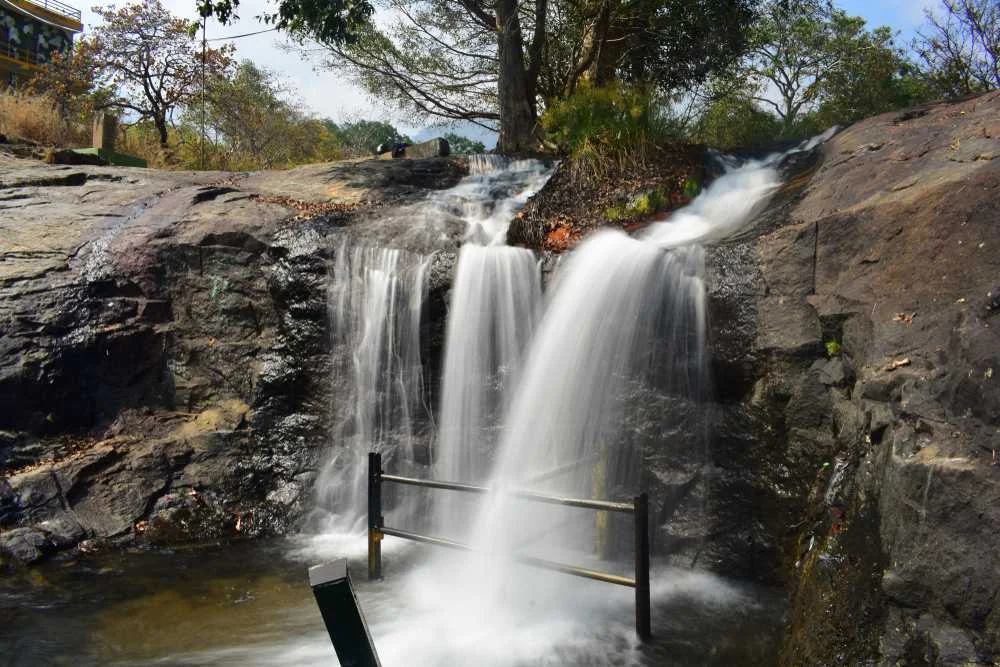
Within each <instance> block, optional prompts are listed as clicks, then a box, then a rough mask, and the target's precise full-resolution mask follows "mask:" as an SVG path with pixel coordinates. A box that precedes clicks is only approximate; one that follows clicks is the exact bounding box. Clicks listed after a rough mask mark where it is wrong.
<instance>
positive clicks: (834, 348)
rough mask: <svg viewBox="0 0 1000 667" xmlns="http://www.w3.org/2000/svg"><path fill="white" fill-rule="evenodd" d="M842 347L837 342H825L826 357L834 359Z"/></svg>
mask: <svg viewBox="0 0 1000 667" xmlns="http://www.w3.org/2000/svg"><path fill="white" fill-rule="evenodd" d="M841 349H842V346H841V344H840V341H839V340H828V341H826V353H827V355H828V356H831V357H836V356H837V355H839V354H840V352H841Z"/></svg>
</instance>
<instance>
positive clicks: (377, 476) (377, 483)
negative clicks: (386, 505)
mask: <svg viewBox="0 0 1000 667" xmlns="http://www.w3.org/2000/svg"><path fill="white" fill-rule="evenodd" d="M382 525H383V519H382V455H381V454H379V453H378V452H369V453H368V578H369V579H381V578H382Z"/></svg>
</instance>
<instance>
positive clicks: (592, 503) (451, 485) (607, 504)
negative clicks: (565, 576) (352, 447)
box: [382, 473, 635, 514]
mask: <svg viewBox="0 0 1000 667" xmlns="http://www.w3.org/2000/svg"><path fill="white" fill-rule="evenodd" d="M382 481H385V482H396V483H397V484H409V485H411V486H422V487H425V488H429V489H446V490H448V491H462V492H464V493H490V491H491V489H489V488H488V487H485V486H475V485H473V484H461V483H459V482H442V481H438V480H435V479H417V478H415V477H400V476H399V475H387V474H385V473H382ZM500 493H502V494H504V495H508V496H512V497H514V498H520V499H521V500H534V501H536V502H539V503H549V504H550V505H566V506H568V507H582V508H584V509H591V510H602V511H607V512H624V513H626V514H632V513H633V512H635V508H634V507H633V506H632V503H620V502H614V501H611V500H591V499H586V500H584V499H581V498H562V497H560V496H550V495H546V494H544V493H537V492H535V491H520V490H513V491H506V492H504V491H501V492H500Z"/></svg>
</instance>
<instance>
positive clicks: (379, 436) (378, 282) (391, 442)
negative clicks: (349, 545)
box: [316, 240, 430, 534]
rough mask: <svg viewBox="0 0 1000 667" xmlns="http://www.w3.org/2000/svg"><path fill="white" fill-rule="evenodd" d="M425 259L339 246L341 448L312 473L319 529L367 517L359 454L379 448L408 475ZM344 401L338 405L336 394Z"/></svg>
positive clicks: (359, 523) (336, 325) (355, 530)
mask: <svg viewBox="0 0 1000 667" xmlns="http://www.w3.org/2000/svg"><path fill="white" fill-rule="evenodd" d="M429 261H430V258H429V257H427V256H423V255H417V254H413V253H408V252H405V251H402V250H396V249H392V248H371V247H365V246H361V245H353V244H352V243H350V242H349V241H346V240H345V241H343V242H342V243H341V245H340V247H339V249H338V251H337V253H336V257H335V260H334V264H333V279H332V281H331V283H330V288H329V292H328V297H329V312H330V314H331V324H332V327H331V329H332V338H333V340H332V348H333V358H334V362H335V366H336V368H335V369H334V373H333V374H334V377H335V378H342V379H343V380H345V381H344V382H342V383H341V384H342V386H341V391H335V392H334V400H335V401H337V402H338V403H339V404H338V405H334V406H331V410H332V412H333V414H334V415H335V419H334V422H335V434H334V438H335V440H336V441H338V442H339V443H342V444H341V446H339V447H337V448H336V449H335V451H334V453H333V455H332V456H331V457H330V458H329V460H328V461H327V462H326V464H325V465H324V466H323V468H322V470H321V471H320V474H319V477H318V479H317V484H316V488H317V494H318V504H319V506H320V507H321V508H325V509H327V510H328V511H330V512H331V514H330V515H329V516H328V517H327V519H326V521H325V522H324V524H325V525H324V526H323V531H324V532H332V533H342V534H361V533H362V532H363V531H364V530H365V517H366V516H367V477H366V471H367V467H366V466H367V454H368V452H369V451H379V452H382V453H383V457H384V459H385V460H387V461H391V462H393V463H394V465H396V466H398V467H400V468H401V469H403V470H406V471H407V472H410V471H409V470H408V468H407V466H408V465H409V464H410V463H412V462H413V461H414V445H415V433H414V431H415V428H416V421H417V420H419V419H424V420H426V419H427V414H426V408H425V406H424V401H423V366H422V364H421V359H420V317H421V312H422V308H423V302H424V299H425V298H426V294H427V285H426V282H425V276H426V273H427V267H428V264H429ZM345 396H347V397H348V399H347V400H346V401H345V400H344V397H345Z"/></svg>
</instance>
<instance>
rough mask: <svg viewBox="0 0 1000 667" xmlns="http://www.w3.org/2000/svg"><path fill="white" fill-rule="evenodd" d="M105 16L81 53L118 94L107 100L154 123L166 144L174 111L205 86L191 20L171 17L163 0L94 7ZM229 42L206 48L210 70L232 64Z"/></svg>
mask: <svg viewBox="0 0 1000 667" xmlns="http://www.w3.org/2000/svg"><path fill="white" fill-rule="evenodd" d="M93 10H94V12H96V13H97V14H98V15H99V16H100V17H101V18H102V19H103V21H104V23H103V24H101V25H99V26H97V27H96V28H95V29H94V32H93V34H92V35H91V36H90V37H89V38H86V39H84V40H83V41H82V42H81V43H80V46H79V49H80V51H81V53H82V57H85V58H86V59H87V60H88V61H90V62H94V63H97V66H98V68H97V71H96V75H97V81H98V83H99V85H100V86H101V87H103V88H105V89H108V90H113V91H116V92H117V94H116V96H115V97H114V99H112V100H111V101H110V103H109V106H112V107H116V108H118V109H121V110H123V111H125V112H126V113H131V114H134V115H135V116H136V117H137V118H138V119H139V120H149V121H151V122H152V123H153V125H154V126H155V127H156V131H157V133H158V134H159V138H160V145H161V146H163V147H166V146H167V141H168V126H169V124H170V122H171V119H172V117H173V114H174V113H175V112H176V111H177V110H178V109H179V108H182V107H184V106H185V105H187V104H189V103H191V102H192V101H193V100H194V99H195V98H196V96H197V94H198V93H199V92H200V90H201V86H200V84H201V73H202V64H203V63H202V52H201V47H200V46H199V45H198V43H197V42H195V41H194V40H193V38H192V37H191V36H190V34H189V32H190V24H189V23H188V22H187V21H185V20H183V19H180V18H177V17H175V16H173V15H172V14H171V13H170V12H168V11H167V10H166V8H164V6H163V5H162V4H161V3H160V1H159V0H142V1H141V2H138V3H135V4H131V5H126V6H125V7H122V8H121V9H116V8H115V7H114V6H113V5H109V6H107V7H94V8H93ZM231 52H232V50H231V48H230V47H223V48H220V49H207V50H206V53H205V61H204V66H205V68H206V70H207V72H208V74H209V75H211V74H213V73H218V72H222V71H225V70H226V69H227V68H228V67H229V66H230V65H231V60H230V59H229V54H230V53H231Z"/></svg>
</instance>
